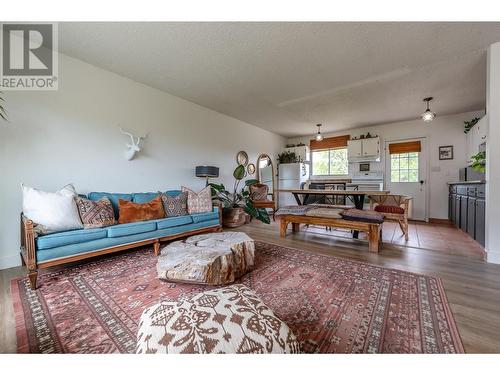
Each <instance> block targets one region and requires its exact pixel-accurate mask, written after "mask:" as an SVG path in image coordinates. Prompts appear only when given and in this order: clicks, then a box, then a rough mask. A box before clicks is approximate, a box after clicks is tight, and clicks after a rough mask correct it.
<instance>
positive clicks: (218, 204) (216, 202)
mask: <svg viewBox="0 0 500 375" xmlns="http://www.w3.org/2000/svg"><path fill="white" fill-rule="evenodd" d="M212 204H213V206H214V208H217V212H218V213H219V224H220V225H222V202H220V201H213V202H212Z"/></svg>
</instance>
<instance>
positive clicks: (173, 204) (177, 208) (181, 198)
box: [158, 192, 188, 217]
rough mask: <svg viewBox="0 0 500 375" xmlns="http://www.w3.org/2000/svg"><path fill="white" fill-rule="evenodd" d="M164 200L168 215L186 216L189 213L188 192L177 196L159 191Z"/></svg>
mask: <svg viewBox="0 0 500 375" xmlns="http://www.w3.org/2000/svg"><path fill="white" fill-rule="evenodd" d="M158 194H160V196H161V200H162V201H163V208H164V209H165V215H166V216H167V217H174V216H185V215H187V214H188V193H187V192H183V193H180V194H179V195H177V196H175V197H171V196H170V195H168V194H163V193H160V192H158Z"/></svg>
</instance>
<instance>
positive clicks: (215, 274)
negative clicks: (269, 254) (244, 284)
mask: <svg viewBox="0 0 500 375" xmlns="http://www.w3.org/2000/svg"><path fill="white" fill-rule="evenodd" d="M254 257H255V244H254V241H253V240H252V239H251V238H250V237H249V236H247V235H246V234H245V233H241V232H219V233H208V234H201V235H197V236H192V237H189V238H187V239H186V240H184V241H176V242H173V243H171V244H169V245H166V246H164V247H163V248H162V249H161V254H160V256H159V257H158V264H157V266H156V267H157V271H158V278H160V279H164V280H167V281H173V282H186V283H197V284H206V285H225V284H229V283H232V282H234V281H235V280H236V279H238V278H240V277H241V276H243V275H244V274H246V273H247V272H249V271H251V270H252V268H253V265H254Z"/></svg>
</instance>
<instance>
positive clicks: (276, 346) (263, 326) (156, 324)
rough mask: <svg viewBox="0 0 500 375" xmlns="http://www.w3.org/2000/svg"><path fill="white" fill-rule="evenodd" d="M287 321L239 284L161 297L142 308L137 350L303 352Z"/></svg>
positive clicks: (141, 351) (142, 351)
mask: <svg viewBox="0 0 500 375" xmlns="http://www.w3.org/2000/svg"><path fill="white" fill-rule="evenodd" d="M299 351H300V348H299V342H298V341H297V339H296V337H295V336H294V334H293V333H292V331H291V330H290V328H288V326H287V325H286V324H285V323H284V322H283V321H281V320H280V319H278V317H276V315H274V313H273V311H272V310H271V309H270V308H269V307H267V306H266V305H265V304H264V302H262V300H261V299H260V298H259V297H258V296H257V295H256V294H255V293H254V292H253V291H252V290H251V289H249V288H248V287H246V286H244V285H242V284H236V285H232V286H229V287H225V288H221V289H215V290H210V291H207V292H204V293H199V294H196V295H191V296H188V297H185V298H181V299H180V300H179V301H175V302H174V301H162V302H160V303H158V304H156V305H153V306H151V307H148V308H147V309H146V310H144V312H143V313H142V316H141V320H140V323H139V332H138V333H137V348H136V353H138V354H139V353H161V354H167V353H198V354H205V353H241V354H249V353H280V354H284V353H299Z"/></svg>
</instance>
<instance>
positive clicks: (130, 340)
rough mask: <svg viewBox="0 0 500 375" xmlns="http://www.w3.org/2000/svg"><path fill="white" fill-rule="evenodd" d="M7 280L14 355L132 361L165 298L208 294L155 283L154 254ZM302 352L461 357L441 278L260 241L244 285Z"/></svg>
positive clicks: (198, 288)
mask: <svg viewBox="0 0 500 375" xmlns="http://www.w3.org/2000/svg"><path fill="white" fill-rule="evenodd" d="M39 282H40V288H39V289H37V290H36V291H35V292H34V291H31V289H29V287H28V281H27V279H25V278H23V279H16V280H12V295H13V300H14V311H15V315H16V330H17V345H18V352H23V353H28V352H30V353H114V352H121V353H133V352H134V349H135V341H136V332H137V324H138V319H139V317H140V315H141V313H142V311H143V310H144V309H145V308H146V307H147V306H149V305H151V304H154V303H156V302H157V301H159V300H161V299H162V298H164V297H168V298H170V299H176V298H179V297H180V296H183V295H186V294H189V293H198V292H200V291H202V290H204V289H206V287H203V286H199V285H188V284H175V283H168V282H164V281H160V280H158V279H157V278H156V259H155V256H154V255H153V252H152V251H146V250H144V249H143V250H137V251H133V252H128V253H122V254H120V255H115V256H108V257H105V258H101V259H98V260H96V261H93V262H90V263H85V264H81V265H79V266H76V267H73V268H71V269H70V268H64V269H61V270H58V271H54V272H50V273H46V274H44V275H42V276H40V278H39ZM241 282H242V283H243V284H245V285H247V286H249V287H250V288H252V289H253V290H255V291H256V293H257V294H258V295H259V296H260V297H261V298H262V300H263V301H264V302H265V303H266V304H267V305H268V306H269V307H270V308H271V309H272V310H274V312H275V313H276V315H277V316H279V317H280V318H281V319H283V320H284V321H285V322H286V323H287V324H288V325H289V327H290V328H291V329H292V331H293V332H294V333H295V334H296V335H297V337H298V338H299V340H300V342H301V347H302V351H303V352H308V353H317V352H319V353H463V352H464V349H463V346H462V343H461V341H460V337H459V335H458V332H457V328H456V326H455V322H454V320H453V316H452V314H451V311H450V308H449V306H448V302H447V300H446V296H445V293H444V289H443V285H442V283H441V280H440V279H439V278H435V277H429V276H423V275H418V274H413V273H408V272H402V271H397V270H394V269H388V268H381V267H376V266H372V265H369V264H366V263H360V262H354V261H349V260H345V259H341V258H337V257H333V256H325V255H317V254H313V253H309V252H306V251H300V250H295V249H289V248H285V247H281V246H276V245H272V244H267V243H263V242H257V253H256V267H255V270H254V271H252V272H251V273H249V274H247V275H246V276H244V277H243V278H242V279H241Z"/></svg>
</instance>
